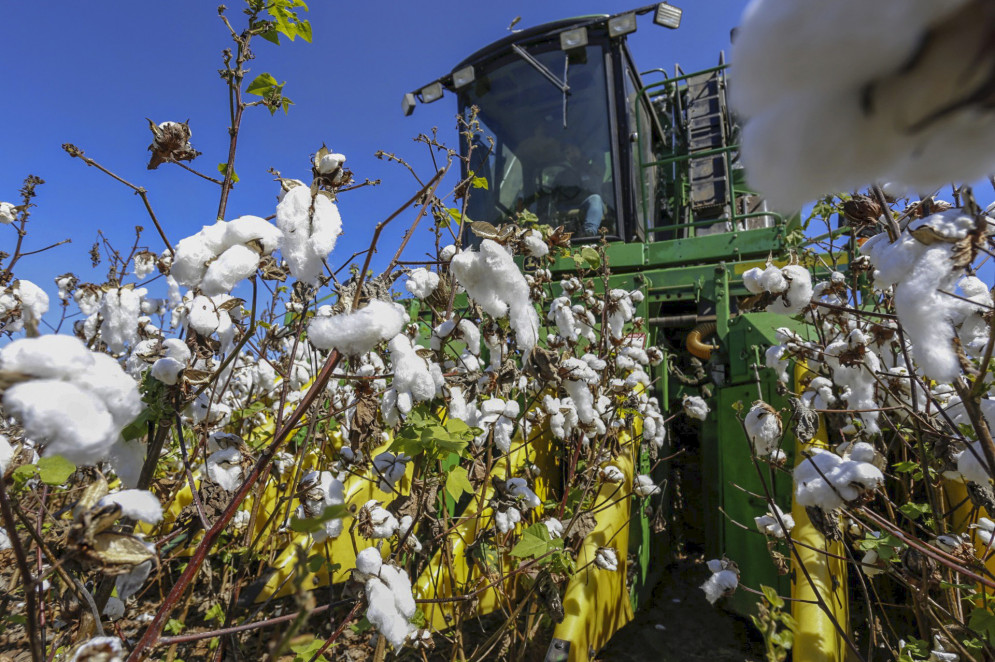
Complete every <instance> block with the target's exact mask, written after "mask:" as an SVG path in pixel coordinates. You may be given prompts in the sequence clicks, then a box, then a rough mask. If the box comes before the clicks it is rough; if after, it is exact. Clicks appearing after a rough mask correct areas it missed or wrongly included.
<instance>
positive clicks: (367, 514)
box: [356, 499, 400, 539]
mask: <svg viewBox="0 0 995 662" xmlns="http://www.w3.org/2000/svg"><path fill="white" fill-rule="evenodd" d="M356 518H357V519H358V520H359V533H360V535H362V536H363V537H364V538H373V539H376V538H390V537H391V536H392V535H394V534H395V533H397V529H398V528H399V527H400V522H398V521H397V518H396V517H394V515H393V514H391V513H390V512H389V511H388V510H386V509H385V508H383V506H381V505H380V502H379V501H377V500H376V499H370V500H369V501H367V502H366V503H365V504H363V507H362V508H360V509H359V513H358V514H357V515H356Z"/></svg>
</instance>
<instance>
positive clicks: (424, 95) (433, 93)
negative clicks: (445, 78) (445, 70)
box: [420, 81, 442, 103]
mask: <svg viewBox="0 0 995 662" xmlns="http://www.w3.org/2000/svg"><path fill="white" fill-rule="evenodd" d="M420 94H421V102H422V103H432V102H433V101H438V100H439V99H441V98H442V83H440V82H439V81H435V82H434V83H431V84H429V85H426V86H425V87H423V88H421V92H420Z"/></svg>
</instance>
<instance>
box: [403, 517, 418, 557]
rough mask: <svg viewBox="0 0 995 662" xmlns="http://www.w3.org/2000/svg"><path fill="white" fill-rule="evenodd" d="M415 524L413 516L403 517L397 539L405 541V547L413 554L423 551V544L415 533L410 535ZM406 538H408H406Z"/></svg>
mask: <svg viewBox="0 0 995 662" xmlns="http://www.w3.org/2000/svg"><path fill="white" fill-rule="evenodd" d="M414 524H415V518H414V517H412V516H411V515H405V516H404V517H402V518H401V521H400V525H399V526H398V528H397V537H398V539H401V538H404V539H405V540H404V547H405V548H406V549H410V550H411V551H412V552H416V553H417V552H420V551H421V542H420V541H419V540H418V537H417V536H415V534H414V532H413V531H412V532H411V533H409V531H411V527H413V526H414ZM405 536H407V537H406V538H405Z"/></svg>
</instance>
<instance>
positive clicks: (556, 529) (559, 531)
mask: <svg viewBox="0 0 995 662" xmlns="http://www.w3.org/2000/svg"><path fill="white" fill-rule="evenodd" d="M542 523H543V524H544V525H545V526H546V530H547V531H549V537H550V538H562V537H563V522H561V521H560V520H558V519H556V518H555V517H550V518H549V519H547V520H543V522H542Z"/></svg>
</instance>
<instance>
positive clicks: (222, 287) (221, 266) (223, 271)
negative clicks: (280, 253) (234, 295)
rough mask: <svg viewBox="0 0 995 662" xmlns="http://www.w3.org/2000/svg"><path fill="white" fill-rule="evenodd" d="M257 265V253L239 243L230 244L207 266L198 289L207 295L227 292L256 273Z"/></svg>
mask: <svg viewBox="0 0 995 662" xmlns="http://www.w3.org/2000/svg"><path fill="white" fill-rule="evenodd" d="M257 266H259V253H257V252H256V251H254V250H252V249H251V248H249V247H247V246H243V245H241V244H239V245H236V246H232V247H231V248H229V249H228V250H226V251H225V252H224V253H222V254H221V255H219V256H218V258H217V259H216V260H214V262H212V263H211V264H210V266H209V267H208V268H207V272H206V273H205V274H204V279H203V280H202V281H201V283H200V289H201V291H202V292H203V293H204V294H206V295H207V296H215V295H217V294H228V293H229V292H231V291H232V289H233V288H234V287H235V286H236V285H238V284H239V283H240V282H242V281H243V280H245V279H246V278H248V277H249V276H251V275H252V274H254V273H256V267H257Z"/></svg>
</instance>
